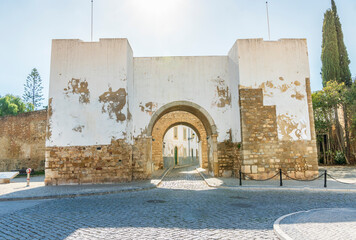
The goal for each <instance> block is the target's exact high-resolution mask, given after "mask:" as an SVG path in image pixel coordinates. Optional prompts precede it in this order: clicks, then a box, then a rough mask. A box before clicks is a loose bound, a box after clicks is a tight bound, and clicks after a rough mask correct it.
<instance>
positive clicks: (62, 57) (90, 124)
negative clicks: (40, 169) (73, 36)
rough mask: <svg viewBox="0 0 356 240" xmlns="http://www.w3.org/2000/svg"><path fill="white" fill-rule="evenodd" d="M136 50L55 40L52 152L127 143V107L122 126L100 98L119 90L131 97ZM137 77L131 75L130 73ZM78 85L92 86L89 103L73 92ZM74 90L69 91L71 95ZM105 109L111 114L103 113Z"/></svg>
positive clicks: (110, 42)
mask: <svg viewBox="0 0 356 240" xmlns="http://www.w3.org/2000/svg"><path fill="white" fill-rule="evenodd" d="M132 61H133V60H132V50H131V47H130V45H129V43H128V41H127V39H100V41H99V42H82V41H80V40H53V42H52V57H51V73H50V90H49V99H50V100H51V102H52V104H51V111H50V112H52V115H51V116H50V118H49V124H50V134H49V135H48V140H47V142H46V145H47V146H86V145H96V144H109V143H110V142H111V139H112V138H114V139H120V138H125V136H126V132H127V130H130V128H132V125H131V123H130V121H128V122H129V124H127V121H126V120H127V106H128V101H129V99H128V98H126V104H125V105H124V107H123V108H122V109H121V113H122V114H124V115H125V117H126V120H125V121H117V119H116V117H115V114H111V116H110V115H109V113H108V109H107V106H108V104H110V102H106V103H105V106H104V103H103V102H100V101H99V96H101V95H102V94H103V93H105V92H108V91H109V88H111V89H112V91H113V92H115V91H117V90H118V89H122V88H123V89H125V92H126V93H127V92H128V89H127V82H128V81H131V82H132V77H133V74H132V67H133V63H132ZM130 72H131V73H130ZM72 79H79V80H80V82H87V89H88V92H89V93H88V94H87V95H86V96H87V100H89V101H87V103H83V102H80V101H79V98H80V94H78V93H73V87H72V86H69V85H70V81H71V80H72ZM68 86H69V89H70V90H68ZM103 106H104V108H105V111H104V112H103Z"/></svg>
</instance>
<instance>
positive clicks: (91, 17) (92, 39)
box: [91, 0, 93, 41]
mask: <svg viewBox="0 0 356 240" xmlns="http://www.w3.org/2000/svg"><path fill="white" fill-rule="evenodd" d="M91 41H93V0H91Z"/></svg>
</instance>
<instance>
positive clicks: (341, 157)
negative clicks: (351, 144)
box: [335, 151, 346, 165]
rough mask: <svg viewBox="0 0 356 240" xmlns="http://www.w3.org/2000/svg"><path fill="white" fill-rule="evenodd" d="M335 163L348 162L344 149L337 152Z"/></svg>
mask: <svg viewBox="0 0 356 240" xmlns="http://www.w3.org/2000/svg"><path fill="white" fill-rule="evenodd" d="M335 163H336V164H340V165H342V164H345V163H346V158H345V154H344V153H343V152H342V151H336V152H335Z"/></svg>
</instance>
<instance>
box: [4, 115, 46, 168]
mask: <svg viewBox="0 0 356 240" xmlns="http://www.w3.org/2000/svg"><path fill="white" fill-rule="evenodd" d="M46 121H47V111H46V110H40V111H34V112H28V113H21V114H18V115H16V116H5V117H0V146H1V147H0V172H1V171H10V170H15V169H23V168H32V169H35V170H43V169H44V162H45V143H46Z"/></svg>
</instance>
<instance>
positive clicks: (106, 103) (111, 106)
mask: <svg viewBox="0 0 356 240" xmlns="http://www.w3.org/2000/svg"><path fill="white" fill-rule="evenodd" d="M126 96H127V94H126V90H125V88H119V89H118V90H117V91H115V92H113V91H112V88H109V91H107V92H104V93H103V94H101V95H100V96H99V102H101V103H103V106H102V110H101V111H102V112H103V113H106V112H107V113H108V114H109V117H110V119H113V118H114V115H115V116H116V121H117V122H119V121H120V122H123V121H125V120H126V116H125V114H123V113H122V109H123V108H124V106H125V105H126Z"/></svg>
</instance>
